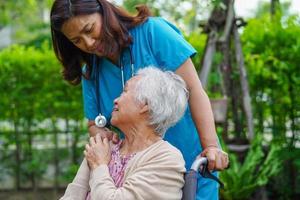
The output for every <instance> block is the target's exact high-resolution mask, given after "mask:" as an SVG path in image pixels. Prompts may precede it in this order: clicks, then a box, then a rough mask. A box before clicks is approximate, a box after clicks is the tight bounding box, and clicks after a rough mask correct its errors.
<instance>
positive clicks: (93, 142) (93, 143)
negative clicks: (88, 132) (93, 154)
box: [90, 137, 96, 146]
mask: <svg viewBox="0 0 300 200" xmlns="http://www.w3.org/2000/svg"><path fill="white" fill-rule="evenodd" d="M95 144H96V141H95V137H90V145H91V146H94V145H95Z"/></svg>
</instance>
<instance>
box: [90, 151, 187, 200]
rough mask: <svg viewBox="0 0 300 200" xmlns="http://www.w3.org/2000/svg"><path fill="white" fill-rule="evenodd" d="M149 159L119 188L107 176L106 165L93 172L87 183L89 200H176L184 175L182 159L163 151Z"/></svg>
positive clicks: (178, 196) (180, 195) (178, 197)
mask: <svg viewBox="0 0 300 200" xmlns="http://www.w3.org/2000/svg"><path fill="white" fill-rule="evenodd" d="M152 158H153V159H151V160H149V161H148V162H145V163H141V165H138V167H137V168H136V169H134V170H133V171H132V172H131V173H130V175H128V176H127V177H126V178H125V182H124V183H123V186H122V187H119V188H117V187H116V186H115V184H114V182H113V180H112V178H111V176H110V175H109V170H108V167H107V165H101V166H99V167H98V168H96V169H95V170H94V171H93V172H92V173H91V180H90V187H91V196H92V200H94V199H97V200H116V199H118V200H119V199H122V200H132V199H136V200H139V199H161V200H164V199H165V200H180V199H181V197H182V187H183V185H184V177H183V176H184V172H185V168H184V160H183V158H182V155H181V154H180V153H179V152H175V154H174V152H170V151H165V152H162V153H161V154H160V155H155V156H153V157H152ZM142 159H143V158H142Z"/></svg>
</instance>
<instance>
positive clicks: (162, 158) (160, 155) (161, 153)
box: [139, 140, 184, 164]
mask: <svg viewBox="0 0 300 200" xmlns="http://www.w3.org/2000/svg"><path fill="white" fill-rule="evenodd" d="M139 156H141V157H143V159H145V160H151V161H158V162H166V161H167V162H173V161H174V162H181V163H183V164H184V159H183V156H182V154H181V152H180V151H179V150H178V149H177V148H176V147H174V146H173V145H171V144H170V143H169V142H167V141H164V140H160V141H158V142H156V143H155V144H153V145H151V146H150V147H149V148H147V149H146V150H144V151H142V152H140V155H139Z"/></svg>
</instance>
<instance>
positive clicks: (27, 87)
mask: <svg viewBox="0 0 300 200" xmlns="http://www.w3.org/2000/svg"><path fill="white" fill-rule="evenodd" d="M60 68H61V66H60V64H59V63H58V61H57V59H56V58H55V56H54V53H53V50H52V49H51V48H50V45H49V43H47V42H44V43H42V44H41V48H40V49H37V48H35V47H26V46H22V45H14V46H11V47H9V48H6V49H3V50H2V51H1V52H0V91H1V98H0V113H1V115H0V121H1V122H3V124H0V132H1V134H0V142H2V144H3V145H0V146H1V148H0V155H1V160H3V163H1V166H0V169H1V170H0V173H1V174H3V173H9V174H14V176H16V174H15V173H17V171H18V170H17V169H18V168H19V171H20V172H21V174H20V175H21V176H20V178H21V179H20V180H23V181H28V180H31V179H36V178H39V177H42V176H43V175H44V174H45V172H46V171H47V167H48V166H49V164H50V163H52V162H53V161H52V160H53V159H54V155H55V156H56V157H55V158H58V159H62V160H64V159H66V158H67V157H68V155H66V154H63V153H61V152H63V151H61V150H60V143H62V141H58V139H59V138H57V137H56V136H57V135H58V133H59V132H62V131H65V129H63V128H62V127H61V125H58V122H59V120H61V119H66V120H69V121H72V122H78V124H81V121H83V107H82V94H81V87H80V86H77V87H73V86H70V85H68V84H67V83H66V82H64V81H63V80H62V76H61V73H60V71H61V69H60ZM50 120H51V121H53V122H54V123H55V126H54V125H53V126H52V125H51V123H50V124H49V123H48V121H50ZM5 124H6V125H5ZM56 126H57V127H56ZM53 127H55V129H53ZM61 129H62V130H61ZM76 129H77V131H76ZM50 131H51V132H50ZM67 131H71V132H76V133H77V132H78V133H80V134H81V135H85V134H86V133H85V132H83V127H80V131H79V130H78V126H76V127H72V126H70V127H69V129H68V130H67ZM49 134H50V135H53V136H52V137H50V138H54V140H55V141H54V140H53V141H51V140H49V137H46V136H49ZM76 137H77V136H76ZM37 138H44V139H43V142H45V141H47V140H48V143H49V145H44V146H49V147H50V148H54V154H53V151H52V154H53V155H51V154H49V153H45V152H44V149H42V150H39V149H37V146H36V145H35V140H36V139H37ZM55 143H56V144H57V146H55V145H53V144H55ZM74 145H75V147H76V143H74ZM17 147H18V148H17ZM49 147H48V148H49ZM46 148H47V147H46ZM17 155H19V156H18V157H19V158H18V159H17V157H16V156H17ZM12 158H15V159H12ZM13 169H14V170H13Z"/></svg>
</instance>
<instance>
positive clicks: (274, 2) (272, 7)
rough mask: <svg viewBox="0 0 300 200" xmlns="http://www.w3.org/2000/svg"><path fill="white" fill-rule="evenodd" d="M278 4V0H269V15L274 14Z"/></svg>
mask: <svg viewBox="0 0 300 200" xmlns="http://www.w3.org/2000/svg"><path fill="white" fill-rule="evenodd" d="M278 6H279V0H271V5H270V13H271V16H274V15H275V14H276V9H277V8H278Z"/></svg>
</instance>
